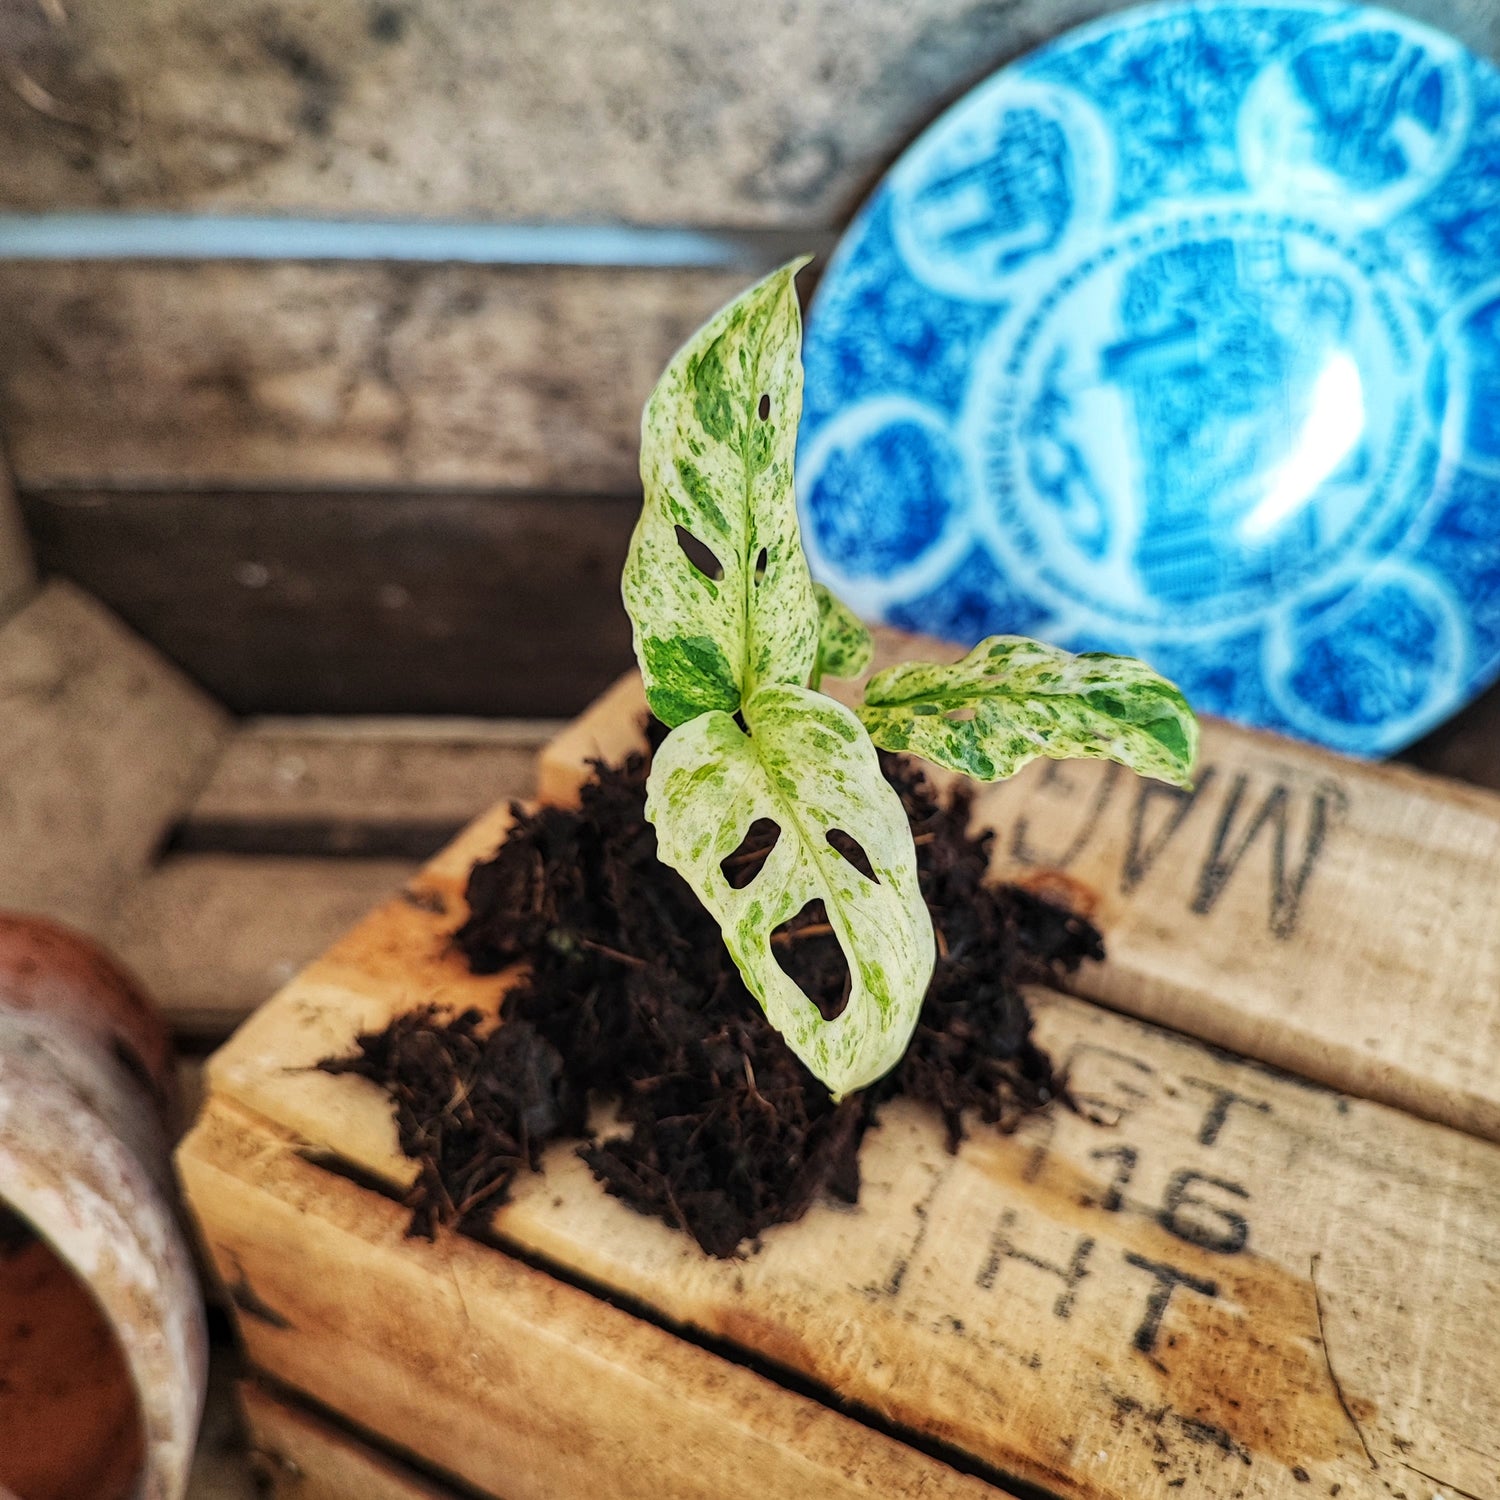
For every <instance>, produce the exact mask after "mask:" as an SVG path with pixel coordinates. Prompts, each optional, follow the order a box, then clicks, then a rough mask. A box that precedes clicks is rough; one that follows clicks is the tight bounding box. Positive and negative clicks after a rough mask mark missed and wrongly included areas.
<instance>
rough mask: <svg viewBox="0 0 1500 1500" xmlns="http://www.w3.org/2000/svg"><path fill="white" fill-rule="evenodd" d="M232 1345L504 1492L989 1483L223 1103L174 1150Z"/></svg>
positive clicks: (768, 1497) (838, 1490)
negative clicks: (248, 1293) (231, 1291)
mask: <svg viewBox="0 0 1500 1500" xmlns="http://www.w3.org/2000/svg"><path fill="white" fill-rule="evenodd" d="M179 1161H180V1165H181V1169H182V1172H183V1174H184V1179H185V1181H186V1183H187V1184H188V1190H189V1192H190V1193H191V1195H192V1201H193V1206H194V1212H195V1213H196V1214H197V1216H198V1218H199V1221H200V1224H201V1225H202V1228H203V1231H204V1237H205V1239H206V1241H207V1243H208V1245H209V1247H210V1249H211V1250H212V1253H213V1255H214V1258H215V1261H216V1263H217V1264H218V1266H219V1269H220V1272H221V1274H223V1275H224V1276H225V1277H226V1278H227V1279H229V1280H230V1281H232V1282H235V1283H237V1284H238V1285H240V1286H242V1287H248V1288H253V1293H254V1303H255V1306H256V1307H257V1308H258V1309H259V1311H258V1312H256V1313H255V1314H254V1315H244V1316H242V1318H241V1321H240V1330H241V1334H242V1336H243V1339H244V1343H245V1347H246V1350H247V1352H248V1354H249V1356H250V1358H251V1359H252V1361H254V1362H255V1363H256V1364H257V1365H259V1366H260V1367H262V1368H264V1369H267V1370H269V1371H271V1372H273V1373H274V1374H275V1376H276V1377H277V1379H278V1380H280V1381H283V1382H285V1383H288V1384H290V1385H292V1386H294V1387H295V1388H296V1389H298V1390H301V1391H304V1392H307V1393H308V1394H309V1395H311V1396H312V1397H314V1398H315V1399H316V1400H317V1401H319V1402H320V1403H321V1404H322V1405H325V1406H327V1407H329V1408H331V1409H333V1410H335V1411H337V1412H339V1413H340V1414H341V1415H342V1416H344V1417H346V1418H347V1419H349V1420H350V1421H352V1422H354V1423H355V1424H356V1425H358V1426H360V1427H362V1428H364V1429H366V1430H368V1431H378V1432H380V1433H382V1434H383V1435H384V1436H385V1437H386V1438H387V1440H389V1441H390V1442H391V1443H393V1444H394V1445H395V1446H397V1447H398V1448H405V1449H408V1450H410V1451H412V1452H415V1453H417V1454H419V1455H420V1456H421V1458H422V1459H423V1460H424V1461H425V1462H426V1463H427V1464H429V1465H432V1466H435V1467H436V1468H438V1469H440V1470H446V1471H448V1472H451V1473H452V1474H454V1475H456V1476H458V1477H459V1478H461V1479H462V1480H463V1481H465V1482H466V1483H467V1484H469V1485H472V1486H474V1487H476V1488H477V1489H478V1490H479V1491H480V1492H481V1493H483V1494H485V1495H491V1496H496V1497H499V1496H502V1495H503V1496H505V1497H506V1500H543V1497H553V1496H560V1495H584V1494H588V1495H597V1496H599V1497H600V1500H662V1497H665V1496H685V1495H692V1496H702V1497H704V1500H708V1497H710V1496H712V1497H715V1500H719V1497H730V1496H746V1497H748V1496H752V1495H753V1496H757V1497H764V1500H794V1497H795V1500H804V1497H805V1496H807V1495H810V1494H813V1495H818V1496H820V1497H823V1496H826V1497H829V1500H835V1497H837V1500H849V1497H855V1496H861V1497H864V1496H868V1497H876V1496H887V1495H906V1494H913V1495H918V1494H919V1495H923V1496H927V1497H930V1500H938V1497H952V1500H980V1497H983V1496H986V1495H989V1496H993V1495H994V1494H995V1493H996V1492H995V1490H993V1489H992V1488H991V1487H989V1486H987V1485H985V1484H983V1483H981V1482H980V1481H978V1480H974V1479H969V1478H966V1477H964V1476H962V1475H960V1474H957V1473H955V1472H954V1471H952V1470H951V1469H949V1468H948V1467H947V1466H946V1465H944V1464H942V1463H940V1462H938V1461H937V1460H934V1459H929V1458H926V1457H925V1456H923V1455H921V1454H919V1453H914V1452H912V1451H911V1450H910V1449H908V1448H906V1447H905V1446H904V1445H902V1444H900V1443H897V1442H895V1441H893V1440H892V1439H890V1438H887V1437H884V1436H883V1435H881V1434H879V1433H875V1432H872V1431H870V1430H869V1429H867V1428H865V1427H863V1426H861V1425H860V1424H859V1423H857V1422H855V1421H852V1420H851V1419H849V1418H848V1417H845V1416H842V1415H839V1414H838V1413H836V1412H833V1411H831V1410H828V1409H826V1408H823V1407H821V1406H820V1405H819V1404H818V1403H816V1402H814V1401H812V1400H810V1399H809V1398H807V1397H803V1396H794V1395H792V1394H790V1393H789V1392H787V1391H785V1390H783V1389H781V1388H780V1387H779V1386H777V1385H775V1384H774V1383H772V1382H771V1381H769V1380H767V1379H765V1378H764V1377H762V1376H759V1375H756V1374H753V1373H751V1372H750V1371H749V1370H747V1369H743V1368H741V1367H739V1366H737V1365H735V1364H733V1363H731V1362H730V1361H727V1360H724V1359H721V1358H719V1357H717V1356H716V1355H714V1354H711V1353H709V1352H708V1351H706V1350H703V1349H699V1348H696V1347H694V1346H693V1345H691V1344H689V1343H686V1342H684V1341H683V1340H681V1339H678V1338H677V1337H675V1336H674V1335H672V1334H670V1333H667V1332H665V1331H664V1330H662V1329H659V1328H656V1327H653V1326H652V1325H651V1324H649V1323H646V1322H642V1321H640V1320H639V1319H637V1318H635V1317H632V1316H631V1315H630V1314H629V1313H626V1312H624V1311H622V1310H621V1309H619V1308H616V1307H612V1306H609V1305H608V1304H606V1303H603V1302H601V1301H599V1300H598V1299H597V1298H595V1297H593V1296H590V1295H589V1294H588V1293H586V1292H583V1291H580V1290H578V1289H576V1288H574V1287H570V1286H567V1285H564V1284H562V1283H560V1282H558V1281H556V1280H555V1279H554V1278H552V1277H551V1276H548V1275H546V1274H545V1273H543V1272H541V1271H538V1270H534V1269H532V1268H530V1267H528V1266H526V1265H523V1264H522V1263H521V1262H520V1261H517V1260H513V1259H512V1258H510V1257H509V1256H506V1255H502V1254H500V1253H499V1252H498V1251H495V1250H492V1249H490V1248H488V1247H485V1246H482V1245H479V1244H477V1243H475V1242H474V1241H472V1240H468V1239H461V1238H454V1239H445V1240H444V1241H443V1242H442V1244H441V1245H438V1246H433V1245H428V1244H426V1243H424V1242H422V1241H418V1240H412V1239H409V1238H408V1237H407V1236H406V1234H405V1215H404V1214H403V1212H402V1210H401V1208H400V1207H399V1206H398V1205H397V1204H395V1203H393V1202H390V1201H389V1200H387V1199H385V1198H382V1197H380V1196H378V1195H376V1194H374V1193H371V1192H369V1191H367V1190H365V1189H363V1188H361V1187H358V1186H357V1185H355V1184H354V1183H352V1182H349V1181H347V1180H345V1179H343V1178H341V1177H338V1176H335V1175H334V1174H332V1173H330V1172H328V1171H326V1170H323V1169H322V1168H320V1167H317V1166H314V1165H312V1164H310V1163H309V1162H307V1161H306V1160H304V1159H303V1158H302V1156H301V1155H299V1153H298V1150H297V1149H296V1146H295V1143H294V1142H292V1141H290V1140H289V1139H287V1138H286V1137H282V1136H278V1135H277V1134H275V1133H274V1132H272V1131H270V1130H268V1129H266V1128H265V1126H264V1123H263V1122H260V1121H257V1120H256V1118H255V1117H254V1116H253V1115H250V1114H248V1113H246V1112H245V1111H243V1110H238V1109H236V1108H234V1107H233V1106H232V1105H229V1104H215V1105H213V1106H211V1108H210V1109H209V1110H208V1111H207V1112H206V1113H205V1115H204V1116H203V1118H202V1120H200V1122H199V1124H198V1127H197V1129H196V1130H195V1131H194V1133H193V1135H192V1136H191V1137H190V1138H189V1140H188V1142H187V1143H186V1145H185V1146H184V1147H183V1150H182V1152H181V1154H180V1157H179Z"/></svg>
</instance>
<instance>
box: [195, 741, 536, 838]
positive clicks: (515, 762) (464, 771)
mask: <svg viewBox="0 0 1500 1500" xmlns="http://www.w3.org/2000/svg"><path fill="white" fill-rule="evenodd" d="M556 730H557V724H556V721H554V720H505V719H500V720H482V719H425V720H424V719H412V720H408V719H264V720H260V721H257V722H253V723H251V724H248V725H246V726H245V727H244V728H242V729H241V730H240V731H239V732H238V733H237V734H235V736H234V737H233V739H231V740H230V742H229V744H228V745H227V747H226V748H225V751H224V754H223V755H222V756H221V757H220V759H219V763H218V764H217V765H216V766H215V767H214V772H213V775H212V776H211V777H210V778H209V781H208V784H207V785H206V786H205V787H204V788H203V791H202V792H201V793H200V794H199V796H198V799H197V801H195V802H194V804H193V806H192V807H191V808H189V809H188V811H187V813H186V814H185V816H184V817H183V820H182V822H181V823H180V824H179V825H178V828H177V831H176V833H175V835H174V838H173V846H174V848H176V849H178V850H179V851H209V852H214V853H249V854H359V855H366V856H369V855H385V856H391V855H395V856H399V857H402V858H406V857H410V858H426V857H427V856H429V855H431V854H434V853H435V852H436V851H437V850H438V849H440V848H441V847H442V846H443V845H444V844H445V843H447V842H448V841H449V840H450V839H452V838H453V836H454V835H455V834H456V833H457V832H458V831H459V830H460V829H461V828H462V827H463V826H464V824H466V823H468V822H470V821H472V820H473V819H474V818H475V817H477V816H478V815H479V814H480V813H481V812H483V811H484V809H485V808H486V807H488V806H489V805H490V804H491V803H493V802H496V801H500V800H503V799H505V798H510V797H522V798H524V797H530V796H531V795H532V794H533V792H534V791H535V784H536V756H537V751H538V750H539V749H540V748H541V746H542V745H543V744H545V743H546V741H547V740H548V739H549V738H550V737H551V736H552V735H553V734H555V733H556Z"/></svg>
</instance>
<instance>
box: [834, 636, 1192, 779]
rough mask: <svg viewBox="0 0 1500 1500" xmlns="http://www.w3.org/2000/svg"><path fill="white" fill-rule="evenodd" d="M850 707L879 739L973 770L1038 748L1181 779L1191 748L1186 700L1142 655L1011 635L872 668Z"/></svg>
mask: <svg viewBox="0 0 1500 1500" xmlns="http://www.w3.org/2000/svg"><path fill="white" fill-rule="evenodd" d="M859 716H860V719H861V720H862V721H863V723H864V725H865V728H866V729H868V730H869V731H870V735H871V737H872V738H873V739H874V741H875V743H876V744H877V745H879V746H880V748H881V749H882V750H902V751H907V752H909V753H911V754H914V755H920V756H922V757H924V758H925V759H927V760H930V761H933V762H934V763H935V764H937V765H940V766H946V767H947V768H948V769H949V770H950V771H962V772H963V773H964V775H966V776H972V777H973V778H974V779H975V780H976V781H995V780H998V779H999V778H1000V777H1002V776H1012V775H1014V774H1015V773H1016V771H1018V770H1019V769H1020V768H1021V767H1022V766H1024V765H1025V764H1026V762H1027V761H1029V760H1035V759H1036V758H1037V757H1038V756H1040V755H1045V756H1050V757H1051V758H1052V759H1054V760H1071V759H1085V758H1095V759H1105V760H1115V761H1119V762H1120V764H1121V765H1125V766H1129V767H1130V769H1131V770H1133V771H1137V772H1139V773H1140V774H1141V775H1142V776H1155V777H1159V778H1160V779H1161V780H1162V781H1169V782H1171V783H1172V784H1173V785H1174V786H1183V787H1185V786H1188V785H1190V784H1191V779H1192V769H1193V761H1194V758H1195V757H1196V756H1197V753H1198V721H1197V719H1195V718H1194V717H1193V711H1192V709H1190V708H1189V707H1188V705H1187V700H1186V699H1185V698H1184V697H1183V696H1182V694H1181V693H1180V692H1178V690H1177V689H1176V688H1175V687H1173V685H1172V684H1171V683H1170V682H1168V681H1167V680H1166V678H1164V677H1160V676H1158V675H1157V674H1156V673H1155V672H1153V671H1152V670H1151V669H1150V667H1148V666H1147V665H1146V664H1145V663H1144V662H1140V661H1137V660H1136V659H1135V658H1134V657H1131V656H1107V655H1105V654H1103V653H1102V652H1090V653H1087V654H1085V655H1082V656H1073V655H1070V654H1069V653H1068V652H1066V651H1059V650H1058V649H1057V648H1056V647H1055V646H1044V645H1042V644H1041V643H1040V642H1039V641H1030V640H1026V639H1025V638H1024V637H1022V636H1015V635H992V636H990V637H989V639H988V640H984V641H981V642H980V643H979V644H978V645H977V646H976V647H975V648H974V649H973V650H972V651H971V652H969V654H968V655H967V656H966V657H964V659H963V660H962V661H959V662H954V663H953V664H952V665H951V666H934V665H932V664H931V663H928V662H906V663H904V664H902V665H901V666H897V667H891V668H889V669H887V670H886V671H884V672H880V673H877V674H876V676H875V677H873V678H872V679H871V680H870V683H869V686H868V687H867V688H866V689H865V701H864V704H863V705H862V706H861V708H860V710H859Z"/></svg>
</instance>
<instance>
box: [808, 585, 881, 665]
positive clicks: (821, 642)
mask: <svg viewBox="0 0 1500 1500" xmlns="http://www.w3.org/2000/svg"><path fill="white" fill-rule="evenodd" d="M813 595H814V597H815V598H816V599H817V601H818V656H817V660H816V661H815V662H814V663H813V671H812V685H813V687H817V686H818V684H819V683H821V682H822V680H823V679H824V678H825V677H858V676H859V675H860V673H862V672H863V671H864V670H865V668H867V667H868V666H869V665H870V658H871V657H873V656H874V654H875V642H874V641H873V640H872V639H871V637H870V632H869V631H868V630H866V629H865V623H864V621H863V620H861V619H860V617H859V616H858V615H857V614H855V613H854V611H853V610H852V609H850V608H849V606H848V605H847V604H845V603H844V601H843V600H842V599H840V598H839V597H838V595H837V594H835V593H834V592H833V590H832V589H830V588H828V587H827V586H826V585H824V584H821V583H815V584H813Z"/></svg>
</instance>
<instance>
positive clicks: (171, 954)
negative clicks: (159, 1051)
mask: <svg viewBox="0 0 1500 1500" xmlns="http://www.w3.org/2000/svg"><path fill="white" fill-rule="evenodd" d="M415 867H416V866H415V862H414V861H408V860H393V859H354V858H323V859H320V858H293V857H277V856H244V855H240V856H235V855H226V854H184V855H175V856H173V857H171V858H169V859H168V860H166V861H165V862H164V863H163V864H162V865H161V866H160V867H159V868H158V869H155V870H153V871H152V872H150V873H149V874H146V875H143V876H142V877H141V878H140V879H138V880H137V881H135V882H134V883H133V884H132V885H131V886H130V888H129V889H128V890H126V891H124V892H122V893H121V895H120V897H119V906H118V912H117V914H116V915H115V917H114V919H113V921H112V922H111V923H110V924H109V926H108V929H107V937H108V941H109V943H110V945H111V947H112V948H113V950H114V951H115V952H116V953H117V954H118V955H119V956H120V958H121V959H122V960H123V961H124V962H125V963H126V964H127V965H128V966H129V967H130V969H131V970H132V971H133V972H134V973H135V974H136V975H137V976H139V978H140V980H141V982H142V984H144V985H145V987H146V990H147V992H148V993H149V994H150V995H151V996H152V998H153V999H154V1000H155V1001H156V1003H157V1004H158V1005H159V1006H160V1007H161V1010H162V1012H163V1014H164V1015H165V1016H166V1017H167V1020H168V1021H169V1022H170V1024H171V1025H172V1027H173V1029H174V1030H175V1031H176V1032H177V1034H178V1035H179V1037H184V1036H191V1037H194V1038H198V1039H201V1040H211V1041H218V1040H219V1039H221V1038H223V1037H225V1036H227V1035H228V1034H229V1032H231V1031H232V1030H233V1029H234V1028H235V1027H236V1026H237V1025H238V1024H239V1023H240V1022H241V1021H242V1020H243V1019H244V1018H245V1017H246V1016H247V1015H249V1014H250V1012H251V1011H252V1010H254V1009H255V1007H256V1006H257V1005H259V1004H261V1003H262V1001H264V1000H266V999H267V998H269V997H270V996H271V995H273V994H274V993H275V992H276V991H277V990H278V989H280V988H281V987H282V985H284V984H285V983H286V982H287V980H288V979H290V978H291V976H292V975H294V974H295V973H296V972H297V970H298V969H300V968H301V967H302V966H303V965H304V964H306V963H308V962H310V961H311V960H312V959H313V958H315V957H316V956H317V955H318V954H319V953H321V952H322V951H323V949H325V948H326V947H327V946H328V945H329V944H330V943H331V942H333V941H334V940H335V939H337V938H338V937H339V935H340V934H341V933H343V932H345V931H346V930H347V929H348V928H350V927H352V926H353V925H354V924H355V923H356V922H357V921H358V920H359V919H360V918H361V917H362V916H363V915H364V914H365V913H366V912H367V911H368V910H369V909H370V907H371V906H373V905H374V904H375V903H376V902H378V901H381V900H384V899H385V897H387V896H388V895H389V894H390V893H391V892H392V891H393V890H395V889H397V888H398V887H399V886H400V885H401V884H402V882H403V881H405V880H406V879H407V877H408V876H409V875H410V874H411V873H412V871H413V870H414V869H415Z"/></svg>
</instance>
